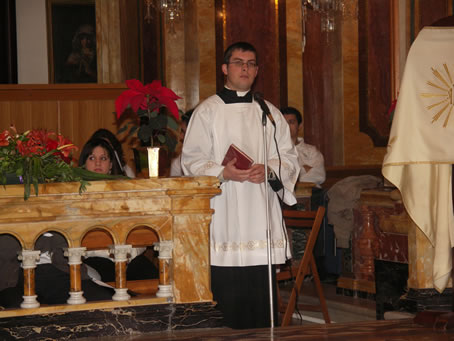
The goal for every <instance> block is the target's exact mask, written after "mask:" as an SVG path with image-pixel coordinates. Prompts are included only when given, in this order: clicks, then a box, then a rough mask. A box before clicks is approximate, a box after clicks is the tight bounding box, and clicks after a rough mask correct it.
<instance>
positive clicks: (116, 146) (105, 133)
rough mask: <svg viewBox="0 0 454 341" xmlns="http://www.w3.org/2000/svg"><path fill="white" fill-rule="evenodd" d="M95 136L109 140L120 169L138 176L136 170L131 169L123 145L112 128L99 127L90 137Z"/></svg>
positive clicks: (129, 174) (131, 176)
mask: <svg viewBox="0 0 454 341" xmlns="http://www.w3.org/2000/svg"><path fill="white" fill-rule="evenodd" d="M94 138H100V139H103V140H106V141H107V142H109V143H110V146H111V147H112V149H113V151H114V155H115V158H114V159H113V162H117V163H118V165H119V167H120V169H121V170H122V172H124V173H125V175H126V176H128V177H130V178H135V177H136V176H135V173H134V171H133V170H132V169H131V167H129V166H128V164H127V163H126V161H125V159H124V153H123V148H122V147H121V143H120V141H118V139H117V137H116V136H115V135H114V134H113V133H112V132H111V131H110V130H108V129H104V128H101V129H98V130H96V131H95V132H94V133H93V135H92V136H91V137H90V139H94Z"/></svg>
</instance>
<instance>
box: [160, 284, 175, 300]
mask: <svg viewBox="0 0 454 341" xmlns="http://www.w3.org/2000/svg"><path fill="white" fill-rule="evenodd" d="M156 296H157V297H172V296H173V292H172V286H171V285H169V284H167V285H158V292H157V293H156Z"/></svg>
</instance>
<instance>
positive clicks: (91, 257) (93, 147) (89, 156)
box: [79, 138, 159, 282]
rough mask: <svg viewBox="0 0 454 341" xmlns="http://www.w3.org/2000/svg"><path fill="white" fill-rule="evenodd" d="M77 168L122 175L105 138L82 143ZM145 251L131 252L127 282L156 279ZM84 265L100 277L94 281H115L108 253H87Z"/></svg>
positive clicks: (104, 251) (100, 251) (142, 249)
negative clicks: (92, 269)
mask: <svg viewBox="0 0 454 341" xmlns="http://www.w3.org/2000/svg"><path fill="white" fill-rule="evenodd" d="M79 166H82V167H84V168H85V169H87V170H89V171H91V172H96V173H102V174H112V175H124V173H123V171H122V169H121V167H120V163H119V162H116V159H115V151H114V149H113V147H112V145H111V144H110V143H109V141H106V140H105V139H104V138H92V139H90V140H88V141H87V143H85V145H84V147H83V148H82V151H81V153H80V157H79ZM146 250H147V248H134V249H133V251H132V252H131V261H130V263H129V264H128V267H127V269H126V278H127V279H128V280H135V279H151V278H158V277H159V273H158V269H157V268H156V266H155V265H154V264H153V263H152V262H151V261H150V260H149V258H148V257H146V256H145V255H144V253H145V251H146ZM147 254H150V252H147ZM84 263H85V264H87V265H89V266H91V267H93V268H94V269H95V270H96V271H97V272H98V274H99V276H98V274H95V279H96V280H101V281H103V282H114V281H115V263H114V262H113V259H112V258H111V257H110V255H109V251H108V250H95V251H88V252H87V256H86V257H85V260H84Z"/></svg>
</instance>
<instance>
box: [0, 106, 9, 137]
mask: <svg viewBox="0 0 454 341" xmlns="http://www.w3.org/2000/svg"><path fill="white" fill-rule="evenodd" d="M11 123H12V115H11V102H0V133H1V132H2V131H3V130H5V129H7V128H8V127H9V126H10V125H11Z"/></svg>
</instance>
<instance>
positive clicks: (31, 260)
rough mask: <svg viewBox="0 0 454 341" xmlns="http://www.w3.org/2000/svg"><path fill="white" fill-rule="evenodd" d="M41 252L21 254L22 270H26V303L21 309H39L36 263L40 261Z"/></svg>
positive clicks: (24, 302) (24, 251)
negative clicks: (36, 289) (36, 291)
mask: <svg viewBox="0 0 454 341" xmlns="http://www.w3.org/2000/svg"><path fill="white" fill-rule="evenodd" d="M40 254H41V251H39V250H38V251H33V250H22V251H21V252H19V256H18V258H19V260H21V261H22V269H24V296H22V297H23V298H24V301H23V302H22V303H21V305H20V306H21V308H38V307H39V302H38V301H37V300H36V297H37V295H36V293H35V269H36V262H37V261H39V255H40Z"/></svg>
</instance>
